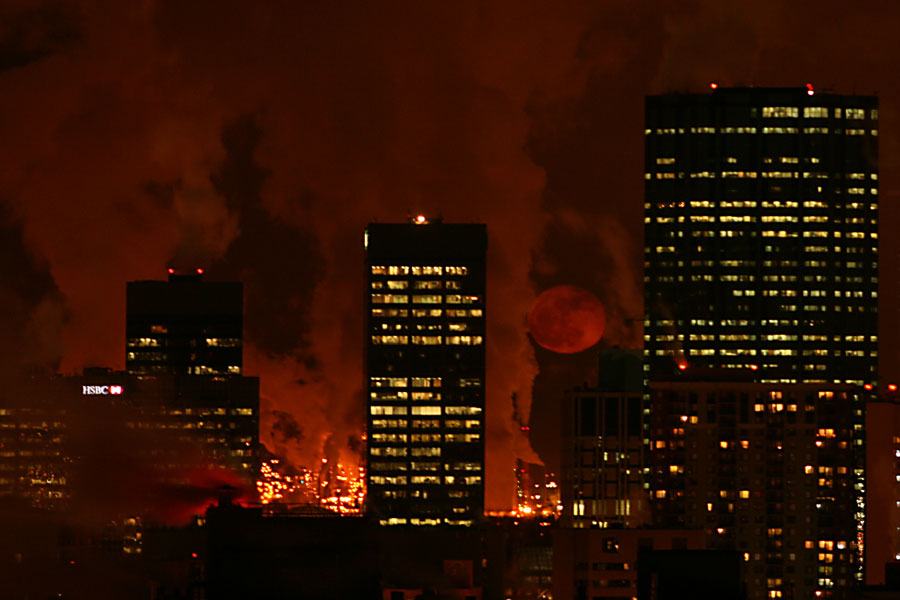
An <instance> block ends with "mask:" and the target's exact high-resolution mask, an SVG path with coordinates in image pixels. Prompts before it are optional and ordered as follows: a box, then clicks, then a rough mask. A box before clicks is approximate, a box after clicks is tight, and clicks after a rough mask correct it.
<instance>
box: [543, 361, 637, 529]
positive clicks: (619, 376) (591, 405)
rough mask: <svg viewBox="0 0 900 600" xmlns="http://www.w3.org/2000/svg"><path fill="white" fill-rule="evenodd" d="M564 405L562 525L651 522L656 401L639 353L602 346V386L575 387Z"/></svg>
mask: <svg viewBox="0 0 900 600" xmlns="http://www.w3.org/2000/svg"><path fill="white" fill-rule="evenodd" d="M561 406H562V418H561V424H562V437H561V439H562V454H561V459H562V460H561V463H562V480H561V489H560V496H561V499H562V506H563V512H562V517H561V525H562V526H563V527H578V528H606V527H623V526H624V527H636V526H641V525H647V524H649V523H650V507H649V496H648V490H649V487H650V484H649V478H648V477H647V475H648V474H649V470H650V466H649V454H650V439H649V438H650V407H649V404H648V403H646V402H645V399H644V393H643V382H642V379H641V359H640V355H639V351H623V350H605V351H603V352H601V355H600V364H599V376H598V386H597V388H595V389H579V388H576V389H573V390H568V391H567V392H566V394H565V398H564V399H563V403H562V405H561Z"/></svg>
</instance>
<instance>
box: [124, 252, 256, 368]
mask: <svg viewBox="0 0 900 600" xmlns="http://www.w3.org/2000/svg"><path fill="white" fill-rule="evenodd" d="M202 276H203V271H202V269H198V270H197V272H196V273H191V274H177V273H175V272H174V270H173V269H170V270H169V280H168V281H130V282H128V286H127V292H126V309H125V312H126V324H125V330H126V337H127V342H126V348H125V352H126V356H125V368H126V371H127V372H128V373H129V374H132V375H146V374H171V375H240V374H241V366H242V362H243V361H242V355H243V353H242V337H243V336H242V328H243V306H244V300H243V298H244V297H243V286H242V284H240V283H238V282H206V281H203V280H202Z"/></svg>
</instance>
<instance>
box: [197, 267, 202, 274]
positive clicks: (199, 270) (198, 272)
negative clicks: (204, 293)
mask: <svg viewBox="0 0 900 600" xmlns="http://www.w3.org/2000/svg"><path fill="white" fill-rule="evenodd" d="M197 275H203V269H201V268H200V267H197Z"/></svg>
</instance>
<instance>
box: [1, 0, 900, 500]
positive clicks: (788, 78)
mask: <svg viewBox="0 0 900 600" xmlns="http://www.w3.org/2000/svg"><path fill="white" fill-rule="evenodd" d="M557 4H559V6H558V5H557ZM897 31H900V9H898V8H897V6H896V3H895V2H888V1H884V2H874V1H873V2H864V3H857V4H848V3H846V2H837V1H826V2H816V3H811V2H791V3H787V2H775V1H760V0H757V1H754V2H721V0H706V1H698V2H676V1H671V2H663V1H659V2H634V1H627V0H615V1H603V2H590V3H587V2H585V3H549V2H539V3H529V2H521V1H515V2H490V3H460V2H359V3H353V2H294V1H291V2H287V1H285V2H274V1H272V2H259V3H252V2H242V3H239V2H222V1H216V2H203V1H191V2H182V1H174V0H172V1H153V0H144V1H142V2H114V1H108V2H103V1H96V2H88V1H81V2H40V1H29V0H4V1H3V2H2V3H0V140H2V144H0V273H2V277H0V370H2V371H0V376H2V377H4V378H12V377H15V376H17V375H20V374H21V373H23V372H32V371H34V370H36V369H38V370H39V369H49V370H59V371H61V372H65V373H71V372H75V371H79V370H80V369H81V368H82V367H84V366H89V365H104V366H112V367H115V368H119V369H121V368H123V367H124V338H125V335H124V327H125V314H124V311H125V282H126V281H129V280H137V279H163V278H164V277H165V269H166V267H167V266H169V265H172V266H176V267H179V268H185V269H186V268H193V267H196V266H203V267H205V268H206V269H207V274H208V275H207V277H208V278H209V279H228V280H232V279H239V280H241V281H243V282H244V284H245V295H246V300H245V302H246V320H245V330H246V331H245V340H246V346H245V373H246V374H248V375H258V376H260V377H261V384H262V399H261V402H262V407H261V409H262V413H263V414H262V431H261V436H260V437H261V439H262V440H263V441H264V442H265V443H266V445H267V446H268V447H269V448H270V449H272V450H275V451H277V452H280V453H283V454H286V455H287V456H288V457H289V458H290V459H291V460H294V461H296V462H298V463H301V464H302V463H309V461H311V460H315V459H317V458H318V457H319V456H321V452H322V451H323V448H326V447H327V449H328V452H329V453H331V454H335V453H342V454H343V455H344V456H345V458H347V457H349V456H350V455H351V450H350V448H351V447H352V446H354V445H355V442H354V439H353V438H354V437H355V436H358V435H359V433H360V431H361V426H362V423H363V420H364V418H363V414H364V408H363V407H364V403H363V396H362V349H363V339H364V332H363V314H362V311H363V294H364V289H363V283H364V268H363V260H364V255H363V245H362V237H363V230H364V228H365V225H366V223H368V222H370V221H372V220H379V221H384V222H391V221H402V220H404V219H405V218H406V215H407V214H408V213H409V212H412V213H418V212H422V213H425V214H428V215H442V216H443V217H444V219H445V220H446V221H448V222H483V223H486V224H487V226H488V232H489V239H490V241H489V245H490V250H489V259H488V262H489V285H488V311H487V315H488V326H489V331H488V338H487V339H488V390H487V393H488V462H487V486H488V488H487V506H488V508H499V507H506V506H508V505H510V504H511V502H512V494H513V479H512V459H513V458H514V457H515V456H517V455H518V456H521V457H523V458H530V459H532V460H537V458H536V454H535V452H534V451H533V450H532V449H531V448H530V447H529V445H528V441H527V440H526V439H525V438H524V437H523V436H522V435H521V434H519V433H518V426H517V425H516V424H514V423H513V422H512V419H511V414H512V404H511V402H510V397H511V395H512V393H513V392H517V394H518V398H519V411H520V413H523V414H528V412H529V405H530V401H529V400H530V398H531V389H532V382H533V379H534V378H535V376H536V375H537V374H538V373H540V375H539V376H538V379H537V384H536V389H538V390H539V391H540V392H541V394H539V395H537V396H536V398H535V403H534V414H535V415H536V418H535V419H534V421H533V422H532V442H533V445H534V448H535V450H536V451H537V452H538V453H539V454H540V455H541V456H542V457H543V458H544V459H545V460H546V461H547V462H548V465H554V464H555V461H556V460H557V452H556V450H555V449H554V447H553V439H554V438H555V437H556V427H557V426H558V425H557V419H556V408H555V405H556V402H557V400H558V398H557V396H556V392H555V391H554V390H559V389H562V388H563V387H565V386H567V385H572V384H575V383H581V382H582V381H583V380H589V378H590V377H592V375H591V374H590V372H591V365H592V364H593V360H594V359H593V355H591V354H590V353H589V352H586V353H582V354H580V355H574V356H571V357H561V356H555V355H552V354H551V353H549V352H547V351H544V350H537V351H536V350H535V349H534V348H533V347H532V344H531V343H530V341H529V339H528V337H527V331H526V320H525V316H526V313H527V311H528V308H529V306H530V305H531V302H532V301H533V299H534V297H535V295H536V293H538V292H540V291H542V290H543V289H545V288H547V287H549V286H551V285H555V284H573V285H579V286H582V287H584V288H587V289H589V290H591V291H592V292H594V293H595V294H597V296H598V297H599V298H600V299H601V301H602V302H603V303H604V305H605V306H606V309H607V313H608V317H609V322H608V325H607V333H606V335H605V337H604V341H603V342H601V343H603V344H606V345H614V344H618V345H621V346H625V347H638V346H639V345H640V336H641V332H640V324H639V322H637V323H636V322H634V321H632V320H633V319H637V320H638V321H639V320H640V319H641V317H642V311H643V308H642V300H641V297H642V292H641V260H642V258H641V247H642V197H643V173H642V172H643V105H644V96H645V95H647V94H654V93H663V92H701V91H704V90H706V89H708V83H709V82H710V81H712V80H716V81H718V82H719V84H720V85H723V86H727V85H759V86H802V85H804V84H806V83H807V82H812V83H813V84H815V85H816V87H817V89H820V90H824V89H826V88H831V89H833V90H834V91H835V92H838V93H854V92H856V93H860V94H872V93H877V94H878V96H879V97H880V103H881V105H880V120H881V123H880V137H879V139H880V151H881V159H880V169H881V178H880V193H881V196H882V201H881V223H882V226H881V234H882V235H881V240H882V244H881V284H882V287H881V292H880V297H881V300H882V302H881V324H882V326H881V340H882V349H881V358H882V372H883V373H891V372H897V368H898V366H900V365H898V362H900V361H898V352H897V343H896V339H895V338H896V335H895V332H896V330H897V315H896V308H895V305H896V299H897V293H898V287H897V279H898V271H897V269H898V260H897V251H896V246H897V242H896V241H895V240H894V238H893V236H891V235H889V232H891V231H892V230H893V229H895V228H896V225H897V220H898V218H897V213H898V211H897V208H896V207H895V203H896V202H897V201H898V196H900V189H898V178H897V175H896V172H897V166H898V164H897V163H898V161H900V148H898V133H900V122H898V111H897V107H898V105H900V78H898V76H897V73H898V64H897V63H898V59H897V50H896V36H897Z"/></svg>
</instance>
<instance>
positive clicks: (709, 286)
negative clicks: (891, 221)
mask: <svg viewBox="0 0 900 600" xmlns="http://www.w3.org/2000/svg"><path fill="white" fill-rule="evenodd" d="M711 87H713V88H714V89H713V90H712V91H711V92H710V93H706V94H671V95H662V96H652V97H649V98H647V102H646V129H645V132H644V133H645V135H646V154H645V163H646V164H645V178H646V182H645V183H646V195H645V204H644V209H645V210H644V221H645V233H646V236H645V237H646V242H645V246H646V247H645V255H644V261H645V262H644V266H645V273H644V285H645V302H646V309H645V311H646V314H645V328H644V334H645V338H644V340H645V345H644V348H645V355H646V358H647V362H648V366H649V371H650V373H651V376H657V375H659V374H662V373H671V372H672V371H673V370H674V369H675V368H676V367H677V366H681V367H682V368H684V367H685V366H687V365H700V366H710V367H718V368H725V369H728V368H738V369H745V368H752V369H758V374H757V378H758V379H759V380H761V381H780V382H785V383H788V382H829V383H836V382H840V383H856V384H862V383H875V380H876V368H877V362H878V358H877V349H878V338H877V336H878V314H877V303H878V301H877V292H878V100H877V98H875V97H872V96H845V95H837V94H832V93H828V92H824V93H823V92H821V91H817V90H814V89H813V88H812V86H807V87H803V88H796V89H792V88H786V89H771V88H732V89H726V88H720V87H718V86H711Z"/></svg>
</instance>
